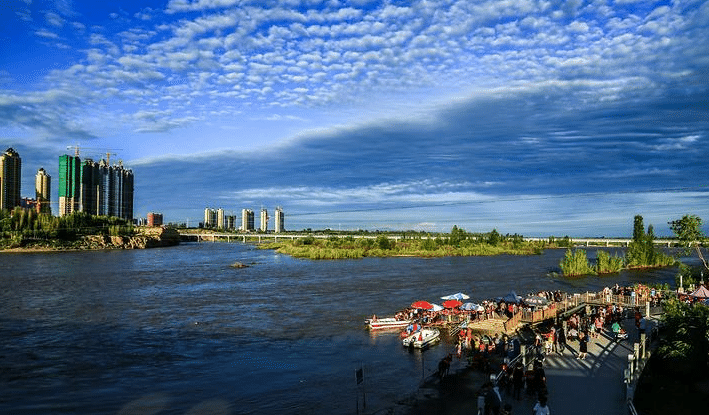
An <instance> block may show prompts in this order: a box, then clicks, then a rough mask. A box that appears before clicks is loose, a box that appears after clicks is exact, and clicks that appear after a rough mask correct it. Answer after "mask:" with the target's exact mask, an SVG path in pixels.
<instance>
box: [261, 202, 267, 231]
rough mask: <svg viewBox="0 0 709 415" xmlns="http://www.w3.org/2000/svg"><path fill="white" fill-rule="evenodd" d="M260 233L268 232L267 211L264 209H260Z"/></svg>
mask: <svg viewBox="0 0 709 415" xmlns="http://www.w3.org/2000/svg"><path fill="white" fill-rule="evenodd" d="M259 230H260V231H261V232H264V233H266V232H268V210H267V209H266V208H261V227H260V228H259Z"/></svg>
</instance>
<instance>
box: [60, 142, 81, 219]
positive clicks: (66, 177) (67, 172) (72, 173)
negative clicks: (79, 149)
mask: <svg viewBox="0 0 709 415" xmlns="http://www.w3.org/2000/svg"><path fill="white" fill-rule="evenodd" d="M80 163H81V159H79V156H70V155H67V154H64V155H63V156H59V216H65V215H69V214H72V213H74V212H79V211H80V209H79V206H80V204H81V185H80V184H81V181H80V178H81V166H80Z"/></svg>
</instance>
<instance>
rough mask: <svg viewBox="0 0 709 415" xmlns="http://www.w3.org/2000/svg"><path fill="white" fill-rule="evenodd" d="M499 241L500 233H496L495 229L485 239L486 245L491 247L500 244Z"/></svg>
mask: <svg viewBox="0 0 709 415" xmlns="http://www.w3.org/2000/svg"><path fill="white" fill-rule="evenodd" d="M501 239H502V237H501V236H500V233H499V232H497V229H493V230H492V232H490V234H489V236H488V238H487V243H488V244H490V245H492V246H497V244H499V243H500V241H501Z"/></svg>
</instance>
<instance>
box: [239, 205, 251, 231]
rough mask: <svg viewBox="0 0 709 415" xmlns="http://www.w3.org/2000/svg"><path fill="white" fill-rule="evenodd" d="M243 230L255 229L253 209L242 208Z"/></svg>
mask: <svg viewBox="0 0 709 415" xmlns="http://www.w3.org/2000/svg"><path fill="white" fill-rule="evenodd" d="M241 230H242V231H244V232H250V231H253V230H254V211H253V210H251V209H241Z"/></svg>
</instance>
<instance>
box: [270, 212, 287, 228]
mask: <svg viewBox="0 0 709 415" xmlns="http://www.w3.org/2000/svg"><path fill="white" fill-rule="evenodd" d="M273 228H274V232H276V233H282V232H285V231H286V226H285V223H284V215H283V208H282V207H280V206H278V207H277V208H276V217H275V219H274V226H273Z"/></svg>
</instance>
